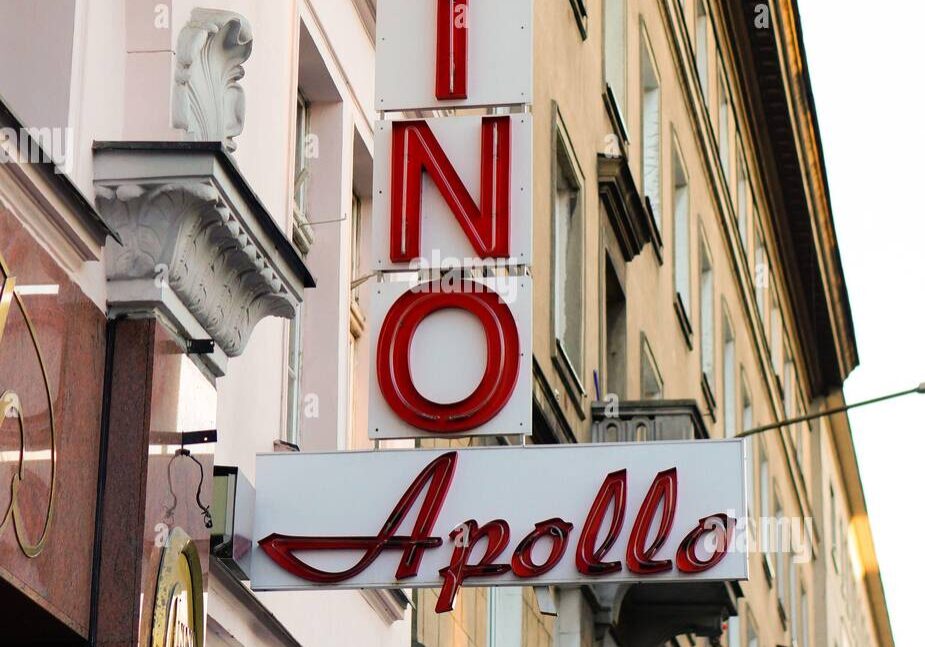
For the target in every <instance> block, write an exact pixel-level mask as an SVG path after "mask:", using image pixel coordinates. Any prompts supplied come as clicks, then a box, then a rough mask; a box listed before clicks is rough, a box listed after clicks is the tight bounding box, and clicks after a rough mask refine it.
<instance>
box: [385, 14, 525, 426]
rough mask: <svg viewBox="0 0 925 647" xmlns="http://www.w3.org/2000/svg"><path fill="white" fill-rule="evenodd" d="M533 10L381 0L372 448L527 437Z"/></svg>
mask: <svg viewBox="0 0 925 647" xmlns="http://www.w3.org/2000/svg"><path fill="white" fill-rule="evenodd" d="M532 4H533V0H505V1H504V2H497V1H494V0H491V1H488V0H380V3H379V7H378V24H377V49H376V56H377V70H376V71H377V76H376V108H377V109H378V110H379V111H381V112H382V113H383V114H384V115H385V117H386V118H385V119H383V120H382V121H380V122H379V123H378V124H377V127H376V135H375V148H376V156H375V169H374V184H375V191H374V200H373V257H374V268H375V269H377V270H379V271H382V272H384V273H385V274H384V276H385V279H384V280H383V281H381V282H379V283H378V284H377V285H376V286H375V287H374V288H373V305H372V312H371V328H372V331H373V345H374V346H373V349H374V359H373V370H372V371H371V384H370V410H369V414H370V415H369V421H370V422H369V433H370V436H371V437H372V438H376V439H381V438H407V437H416V436H432V435H443V436H453V435H498V434H524V433H529V432H530V411H531V405H530V388H531V385H530V373H531V369H532V365H531V359H530V358H531V356H532V343H531V310H532V307H531V303H532V284H531V279H530V277H529V272H527V271H526V270H527V268H528V267H529V265H530V263H531V262H532V256H531V242H532V193H533V190H532V185H533V177H532V173H533V164H532V159H533V151H532V139H533V134H532V118H531V115H530V114H529V112H528V111H527V110H526V107H527V106H528V105H529V104H530V102H531V101H532V92H533V91H532V79H533V63H532V58H533V53H532V48H533V38H532V31H533V30H532V23H533V7H532ZM457 108H479V109H482V110H480V111H479V112H481V113H483V114H475V115H474V116H472V111H468V114H467V116H441V117H435V118H422V119H411V120H408V119H401V118H398V117H395V118H392V117H393V116H394V114H393V113H395V112H396V111H411V110H415V111H421V110H433V109H448V110H450V111H453V110H454V109H457ZM488 108H514V109H513V110H504V109H502V110H491V111H489V110H488ZM451 114H452V112H451ZM486 266H490V267H493V268H496V267H498V266H501V267H503V268H504V269H503V270H502V271H491V272H486V271H485V270H484V268H485V267H486ZM421 268H425V269H428V270H429V271H426V272H423V273H421V274H420V275H418V279H417V280H415V281H407V280H403V281H402V280H399V281H396V280H394V278H395V277H396V276H408V275H409V274H408V272H409V270H417V269H421ZM396 273H397V274H396ZM401 273H404V274H401ZM390 274H391V276H390Z"/></svg>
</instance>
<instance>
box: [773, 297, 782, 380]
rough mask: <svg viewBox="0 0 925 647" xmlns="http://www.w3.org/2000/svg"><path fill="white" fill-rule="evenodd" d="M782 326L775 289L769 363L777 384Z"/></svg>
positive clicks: (780, 360) (779, 374)
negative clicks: (772, 368)
mask: <svg viewBox="0 0 925 647" xmlns="http://www.w3.org/2000/svg"><path fill="white" fill-rule="evenodd" d="M783 327H784V322H783V319H782V317H781V313H780V301H778V299H777V291H776V290H775V291H774V292H773V293H772V294H771V364H772V366H773V367H774V374H775V375H777V379H778V385H780V379H781V375H782V371H783V359H784V355H783V353H784V351H783Z"/></svg>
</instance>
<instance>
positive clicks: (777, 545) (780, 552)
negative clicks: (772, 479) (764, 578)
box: [774, 500, 787, 610]
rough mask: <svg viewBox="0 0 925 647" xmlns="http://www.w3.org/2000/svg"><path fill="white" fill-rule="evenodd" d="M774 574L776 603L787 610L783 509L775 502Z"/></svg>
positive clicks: (778, 502)
mask: <svg viewBox="0 0 925 647" xmlns="http://www.w3.org/2000/svg"><path fill="white" fill-rule="evenodd" d="M774 521H775V522H776V523H775V528H774V572H775V573H776V574H777V586H776V587H775V588H776V590H777V601H778V602H779V603H780V608H781V609H783V610H786V609H787V597H786V596H787V587H786V585H785V583H784V578H786V577H787V565H786V561H787V552H786V549H785V546H784V509H783V508H782V507H781V504H780V501H779V500H777V501H776V502H775V509H774Z"/></svg>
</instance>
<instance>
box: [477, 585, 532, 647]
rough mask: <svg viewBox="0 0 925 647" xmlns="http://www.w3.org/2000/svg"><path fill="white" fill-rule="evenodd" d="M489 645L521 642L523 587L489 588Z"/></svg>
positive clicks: (498, 646)
mask: <svg viewBox="0 0 925 647" xmlns="http://www.w3.org/2000/svg"><path fill="white" fill-rule="evenodd" d="M487 596H488V603H487V605H486V606H487V607H488V621H487V622H486V623H485V628H486V629H487V633H488V636H487V641H486V642H487V645H488V647H506V646H507V645H519V644H521V631H522V629H521V627H522V625H523V619H522V618H523V606H524V601H523V589H522V588H520V587H519V586H498V587H491V588H489V589H487Z"/></svg>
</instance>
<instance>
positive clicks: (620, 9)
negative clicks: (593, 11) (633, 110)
mask: <svg viewBox="0 0 925 647" xmlns="http://www.w3.org/2000/svg"><path fill="white" fill-rule="evenodd" d="M604 80H605V81H606V83H607V88H608V89H609V90H610V94H611V95H612V96H613V98H614V101H615V102H616V104H617V106H618V109H620V108H624V107H625V106H626V0H606V3H605V4H604Z"/></svg>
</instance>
